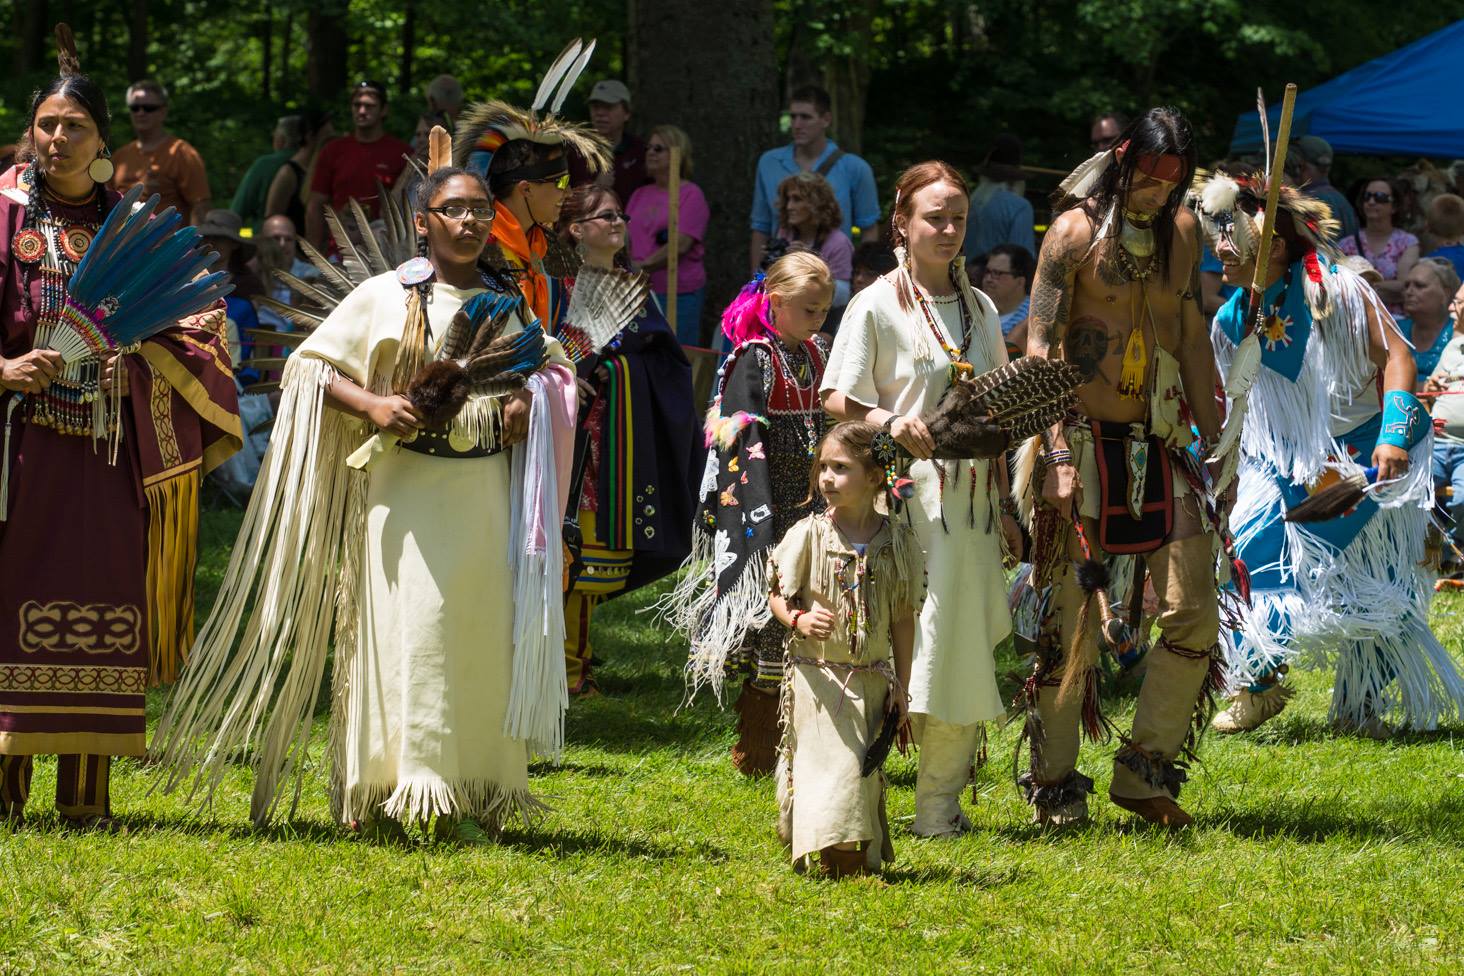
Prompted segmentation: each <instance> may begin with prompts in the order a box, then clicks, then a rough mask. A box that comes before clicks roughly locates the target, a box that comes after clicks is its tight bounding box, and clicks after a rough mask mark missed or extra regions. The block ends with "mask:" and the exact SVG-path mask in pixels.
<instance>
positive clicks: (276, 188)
mask: <svg viewBox="0 0 1464 976" xmlns="http://www.w3.org/2000/svg"><path fill="white" fill-rule="evenodd" d="M334 138H335V125H334V124H332V123H331V120H330V116H329V115H327V114H326V113H324V112H310V113H307V114H305V115H302V116H301V117H300V141H299V142H298V143H296V144H295V150H294V152H292V153H291V154H290V158H288V159H286V160H285V164H284V165H283V166H281V167H280V168H279V170H278V171H277V172H276V173H275V175H274V179H273V180H271V181H270V184H269V192H268V193H267V194H266V196H265V199H264V214H265V216H266V217H273V216H275V215H276V214H282V215H284V216H286V217H289V218H290V223H292V224H294V225H295V228H296V230H299V229H300V228H302V227H304V226H305V198H306V197H307V196H309V188H310V180H309V173H310V169H311V167H312V166H313V165H314V163H315V157H316V154H318V153H319V152H320V148H321V147H322V146H324V145H325V144H326V143H327V142H329V141H330V140H331V139H334Z"/></svg>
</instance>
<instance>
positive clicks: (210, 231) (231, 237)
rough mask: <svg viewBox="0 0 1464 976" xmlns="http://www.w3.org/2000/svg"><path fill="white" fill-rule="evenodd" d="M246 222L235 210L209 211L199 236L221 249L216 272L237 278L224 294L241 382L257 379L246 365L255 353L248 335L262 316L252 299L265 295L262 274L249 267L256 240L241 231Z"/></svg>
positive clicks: (232, 350) (233, 359)
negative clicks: (246, 361)
mask: <svg viewBox="0 0 1464 976" xmlns="http://www.w3.org/2000/svg"><path fill="white" fill-rule="evenodd" d="M243 227H244V221H243V220H242V219H240V217H239V215H238V214H236V213H234V211H232V210H210V211H209V212H208V214H207V215H205V217H204V219H203V223H201V224H199V225H198V236H199V237H201V238H203V242H204V243H205V244H207V245H208V246H209V247H211V248H213V249H214V250H215V251H217V252H218V255H219V261H218V263H217V264H216V265H214V268H213V270H215V271H227V272H229V274H230V275H232V276H233V278H234V291H233V293H232V294H230V295H227V296H225V298H224V303H225V304H226V305H228V319H229V325H228V328H229V358H230V361H231V362H232V363H233V364H234V376H235V378H236V379H238V380H239V382H240V383H242V384H246V385H247V384H249V383H254V382H258V380H259V374H258V372H256V371H254V370H252V369H249V368H247V367H244V366H243V363H244V361H245V360H247V359H250V358H252V357H253V355H254V344H253V342H252V340H250V338H249V336H248V335H247V334H246V333H247V332H248V330H250V329H257V328H259V316H258V314H257V313H256V312H255V310H254V303H253V301H252V299H254V298H256V297H258V296H259V295H261V294H263V292H264V289H263V287H261V285H260V283H259V276H258V275H256V274H255V273H254V270H253V269H252V268H251V267H250V266H249V262H250V259H252V258H253V257H254V242H253V241H251V240H249V239H248V238H246V237H244V236H243V235H242V234H240V233H239V232H240V231H241V230H242V229H243Z"/></svg>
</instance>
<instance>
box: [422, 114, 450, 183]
mask: <svg viewBox="0 0 1464 976" xmlns="http://www.w3.org/2000/svg"><path fill="white" fill-rule="evenodd" d="M451 165H452V135H451V134H450V133H449V132H448V131H447V130H446V129H444V128H443V127H442V126H440V125H434V126H433V127H432V131H431V132H429V133H427V175H428V176H431V175H432V174H433V173H435V172H437V171H438V170H440V169H446V168H447V167H449V166H451Z"/></svg>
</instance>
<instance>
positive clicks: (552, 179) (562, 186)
mask: <svg viewBox="0 0 1464 976" xmlns="http://www.w3.org/2000/svg"><path fill="white" fill-rule="evenodd" d="M528 182H530V183H553V184H554V187H555V189H559V190H568V189H569V174H568V173H563V174H561V175H559V176H546V177H544V178H543V179H542V180H529V181H528Z"/></svg>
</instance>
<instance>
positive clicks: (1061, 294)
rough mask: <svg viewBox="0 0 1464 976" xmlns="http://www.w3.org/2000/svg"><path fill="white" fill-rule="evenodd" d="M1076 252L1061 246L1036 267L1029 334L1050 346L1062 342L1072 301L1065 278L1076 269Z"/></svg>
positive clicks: (1070, 291) (1044, 344) (1069, 288)
mask: <svg viewBox="0 0 1464 976" xmlns="http://www.w3.org/2000/svg"><path fill="white" fill-rule="evenodd" d="M1079 263H1080V262H1079V261H1078V258H1077V254H1076V253H1075V250H1074V249H1073V248H1071V247H1065V248H1061V249H1059V250H1057V251H1055V252H1054V253H1053V254H1051V255H1050V256H1047V257H1045V258H1044V259H1043V261H1042V263H1041V265H1040V266H1039V267H1038V268H1037V281H1036V285H1035V287H1033V289H1032V305H1031V309H1032V314H1031V319H1030V324H1029V326H1028V328H1029V329H1030V332H1029V338H1031V339H1035V340H1036V341H1037V342H1039V343H1040V344H1042V345H1043V346H1046V347H1047V348H1048V349H1049V350H1050V349H1051V348H1052V347H1053V346H1055V345H1057V344H1058V343H1061V342H1062V338H1063V334H1064V332H1065V331H1066V328H1065V327H1066V325H1067V320H1068V307H1069V305H1070V304H1071V302H1072V286H1071V284H1070V283H1069V281H1068V279H1069V278H1070V277H1071V276H1072V274H1073V272H1074V271H1075V270H1076V269H1077V267H1078V264H1079Z"/></svg>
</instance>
